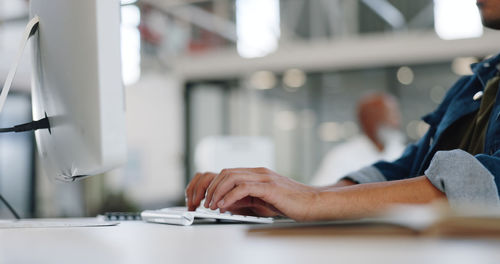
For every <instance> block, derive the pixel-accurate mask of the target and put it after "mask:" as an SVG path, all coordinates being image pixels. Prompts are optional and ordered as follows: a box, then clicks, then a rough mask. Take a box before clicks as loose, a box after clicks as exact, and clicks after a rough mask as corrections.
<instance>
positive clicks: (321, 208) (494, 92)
mask: <svg viewBox="0 0 500 264" xmlns="http://www.w3.org/2000/svg"><path fill="white" fill-rule="evenodd" d="M477 6H478V7H479V10H480V13H481V17H482V22H483V25H485V26H486V27H489V28H492V29H496V30H500V0H477ZM499 49H500V45H499ZM472 71H473V73H474V74H473V75H471V76H464V77H462V78H461V79H459V80H458V81H457V82H456V83H455V84H454V85H453V87H452V88H451V89H449V90H448V92H447V94H446V96H445V98H444V100H443V102H441V104H440V105H439V106H438V108H437V109H436V110H435V111H434V112H432V113H431V114H429V115H427V116H425V117H423V120H424V121H425V122H427V123H428V124H429V125H430V128H429V130H428V132H427V133H426V134H425V135H424V136H423V137H422V138H421V139H420V140H419V141H418V142H416V143H415V144H411V145H409V146H408V147H407V148H406V149H405V151H404V153H403V155H402V156H401V157H400V158H399V159H398V160H396V161H394V162H386V161H381V162H377V163H375V164H373V165H371V166H368V167H365V168H363V169H360V170H358V171H356V172H353V173H349V174H348V175H347V176H346V177H344V178H343V179H341V180H340V181H339V182H338V183H336V184H334V185H332V186H326V187H312V186H308V185H305V184H302V183H299V182H296V181H293V180H291V179H290V178H288V177H284V176H281V175H279V174H277V173H275V172H273V171H270V170H269V169H266V168H236V169H226V170H222V171H221V172H220V173H218V174H215V173H199V174H196V176H195V177H194V178H193V180H192V181H191V182H190V183H189V185H188V187H187V189H186V196H187V197H186V198H187V205H188V207H189V209H190V210H194V209H195V208H196V207H197V206H198V205H199V204H200V201H201V199H203V198H204V197H205V196H206V199H205V204H204V205H205V206H209V207H210V208H211V209H216V208H219V209H220V210H221V211H222V212H224V211H232V212H235V213H246V214H255V215H262V216H275V215H285V216H288V217H290V218H292V219H295V220H297V221H315V220H331V219H343V218H359V217H365V216H368V215H371V214H374V213H377V212H379V211H380V210H382V209H385V208H387V207H388V206H390V205H394V204H425V203H431V202H434V201H437V200H445V201H447V202H448V203H449V205H450V206H451V207H452V208H453V207H460V206H462V205H464V204H467V205H471V204H472V205H480V206H483V207H484V206H486V207H488V208H489V209H491V210H500V199H499V195H498V193H499V189H498V187H499V186H500V99H498V89H499V86H500V73H499V71H500V54H498V55H496V56H494V57H491V58H489V59H487V60H485V61H483V62H480V63H477V64H473V65H472Z"/></svg>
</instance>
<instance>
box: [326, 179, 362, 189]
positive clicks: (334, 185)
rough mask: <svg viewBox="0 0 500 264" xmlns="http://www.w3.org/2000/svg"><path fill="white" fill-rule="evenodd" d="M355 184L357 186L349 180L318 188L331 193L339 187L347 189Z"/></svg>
mask: <svg viewBox="0 0 500 264" xmlns="http://www.w3.org/2000/svg"><path fill="white" fill-rule="evenodd" d="M355 184H356V183H355V182H353V181H351V180H349V179H342V180H340V181H338V182H337V183H335V184H332V185H328V186H322V187H318V189H319V190H321V191H329V190H335V189H337V188H339V187H346V186H351V185H355Z"/></svg>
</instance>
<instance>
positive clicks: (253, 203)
mask: <svg viewBox="0 0 500 264" xmlns="http://www.w3.org/2000/svg"><path fill="white" fill-rule="evenodd" d="M226 210H227V211H230V212H231V213H233V214H242V215H255V216H263V217H273V216H277V215H282V213H281V212H280V211H279V210H278V209H276V208H275V207H274V206H272V205H271V204H269V203H266V202H264V201H262V200H261V199H260V198H256V197H251V196H247V197H245V198H243V199H241V200H239V201H237V202H235V203H234V204H233V205H231V206H230V207H228V208H227V209H226ZM226 210H224V209H221V210H220V211H221V212H222V213H224V212H225V211H226Z"/></svg>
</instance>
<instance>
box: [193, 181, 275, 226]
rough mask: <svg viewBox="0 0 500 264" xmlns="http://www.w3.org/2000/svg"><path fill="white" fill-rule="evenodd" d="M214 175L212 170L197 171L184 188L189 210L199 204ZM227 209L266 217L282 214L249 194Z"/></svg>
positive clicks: (194, 208)
mask: <svg viewBox="0 0 500 264" xmlns="http://www.w3.org/2000/svg"><path fill="white" fill-rule="evenodd" d="M216 176H217V174H215V173H212V172H206V173H197V174H196V175H195V176H194V178H193V179H192V180H191V182H190V183H189V184H188V186H187V188H186V205H187V207H188V210H189V211H194V210H196V208H197V207H198V206H200V202H201V201H203V199H204V198H205V193H206V190H207V188H208V186H209V185H210V183H211V182H212V180H213V179H214V178H215V177H216ZM205 207H208V206H205ZM227 211H230V212H232V213H233V214H239V215H255V216H266V217H271V216H277V215H282V213H281V212H279V210H277V209H276V208H274V207H273V206H272V205H270V204H268V203H266V202H264V201H262V200H261V199H259V198H255V197H250V196H249V197H245V198H243V199H241V200H239V201H237V202H236V203H234V204H233V205H232V206H231V207H229V208H228V209H227Z"/></svg>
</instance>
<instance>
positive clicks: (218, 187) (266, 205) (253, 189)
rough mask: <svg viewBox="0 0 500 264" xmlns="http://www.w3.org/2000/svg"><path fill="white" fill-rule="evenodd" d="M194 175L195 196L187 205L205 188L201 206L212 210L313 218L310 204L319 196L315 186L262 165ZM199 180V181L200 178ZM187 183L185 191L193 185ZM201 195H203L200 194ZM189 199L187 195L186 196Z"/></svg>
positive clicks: (197, 200) (190, 190)
mask: <svg viewBox="0 0 500 264" xmlns="http://www.w3.org/2000/svg"><path fill="white" fill-rule="evenodd" d="M204 175H205V176H203V175H197V176H198V177H199V178H200V179H197V180H196V178H197V177H196V176H195V179H193V181H195V180H196V183H195V184H194V185H196V186H200V187H201V188H200V187H198V188H196V197H195V199H193V203H189V202H188V206H190V205H197V202H198V203H199V201H201V199H199V197H198V196H200V194H201V191H200V190H201V189H205V188H206V187H205V186H207V183H208V188H207V189H206V198H205V204H204V206H205V207H207V208H210V209H212V210H215V209H217V208H219V209H220V210H221V212H225V211H231V212H234V211H242V210H244V211H247V212H250V213H253V214H256V215H259V216H270V215H276V214H282V215H285V216H288V217H290V218H292V219H295V220H298V221H304V220H310V219H314V215H313V214H314V212H313V208H314V205H315V204H316V201H317V199H319V194H318V192H319V191H318V190H317V189H316V188H314V187H310V186H307V185H304V184H301V183H298V182H296V181H293V180H291V179H289V178H287V177H283V176H281V175H278V174H277V173H275V172H273V171H271V170H269V169H266V168H236V169H225V170H222V171H221V173H220V174H218V175H214V174H208V175H206V174H204ZM200 180H201V181H200ZM191 186H192V184H191V183H190V185H189V186H188V191H187V194H188V197H189V194H190V193H191V192H192V191H193V190H194V189H195V187H194V186H193V187H191ZM203 196H204V195H203ZM188 201H189V198H188Z"/></svg>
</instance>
